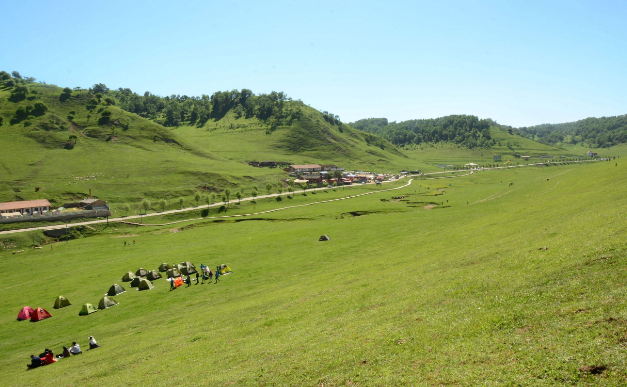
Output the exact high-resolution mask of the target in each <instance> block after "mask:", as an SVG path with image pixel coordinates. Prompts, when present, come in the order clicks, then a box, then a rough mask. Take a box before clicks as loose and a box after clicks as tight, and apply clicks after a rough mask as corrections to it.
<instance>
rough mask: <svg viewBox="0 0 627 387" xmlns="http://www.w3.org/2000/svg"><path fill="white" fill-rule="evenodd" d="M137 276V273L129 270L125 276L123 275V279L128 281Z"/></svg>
mask: <svg viewBox="0 0 627 387" xmlns="http://www.w3.org/2000/svg"><path fill="white" fill-rule="evenodd" d="M135 277H137V276H136V275H135V274H133V272H132V271H129V272H128V273H126V274H124V277H122V281H124V282H128V281H132V280H133V278H135Z"/></svg>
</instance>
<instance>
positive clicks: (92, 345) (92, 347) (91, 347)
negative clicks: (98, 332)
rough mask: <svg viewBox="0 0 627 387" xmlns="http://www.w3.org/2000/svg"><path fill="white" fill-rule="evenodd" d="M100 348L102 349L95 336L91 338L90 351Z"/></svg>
mask: <svg viewBox="0 0 627 387" xmlns="http://www.w3.org/2000/svg"><path fill="white" fill-rule="evenodd" d="M98 347H100V346H99V345H98V343H97V342H96V339H94V336H89V349H94V348H98Z"/></svg>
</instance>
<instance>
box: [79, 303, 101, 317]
mask: <svg viewBox="0 0 627 387" xmlns="http://www.w3.org/2000/svg"><path fill="white" fill-rule="evenodd" d="M97 311H98V309H96V308H94V306H93V305H92V304H85V305H83V307H82V308H81V311H80V312H79V313H78V315H79V316H87V315H88V314H92V313H95V312H97Z"/></svg>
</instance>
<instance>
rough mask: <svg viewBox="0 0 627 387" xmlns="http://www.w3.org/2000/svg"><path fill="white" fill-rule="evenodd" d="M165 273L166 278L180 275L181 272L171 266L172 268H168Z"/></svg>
mask: <svg viewBox="0 0 627 387" xmlns="http://www.w3.org/2000/svg"><path fill="white" fill-rule="evenodd" d="M166 275H167V276H168V278H174V277H178V276H180V275H181V273H180V272H179V271H178V270H176V269H174V268H172V269H170V270H168V272H167V273H166Z"/></svg>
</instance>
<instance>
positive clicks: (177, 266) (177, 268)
mask: <svg viewBox="0 0 627 387" xmlns="http://www.w3.org/2000/svg"><path fill="white" fill-rule="evenodd" d="M172 268H173V269H176V270H178V271H179V273H182V272H183V265H182V264H180V263H179V264H174V265H172Z"/></svg>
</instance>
